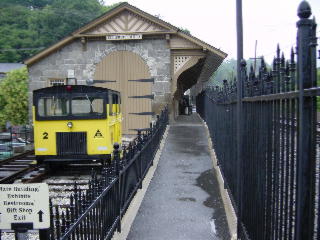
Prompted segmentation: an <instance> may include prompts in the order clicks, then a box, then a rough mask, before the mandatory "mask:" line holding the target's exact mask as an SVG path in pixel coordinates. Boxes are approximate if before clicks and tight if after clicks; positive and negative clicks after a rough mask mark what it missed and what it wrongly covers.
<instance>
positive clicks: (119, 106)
mask: <svg viewBox="0 0 320 240" xmlns="http://www.w3.org/2000/svg"><path fill="white" fill-rule="evenodd" d="M117 96H118V112H119V113H121V97H120V94H118V95H117Z"/></svg>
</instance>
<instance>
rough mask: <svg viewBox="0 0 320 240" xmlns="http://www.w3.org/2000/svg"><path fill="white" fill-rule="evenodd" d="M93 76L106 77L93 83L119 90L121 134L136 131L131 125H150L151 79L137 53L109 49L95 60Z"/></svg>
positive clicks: (138, 126) (142, 126)
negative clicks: (102, 57)
mask: <svg viewBox="0 0 320 240" xmlns="http://www.w3.org/2000/svg"><path fill="white" fill-rule="evenodd" d="M94 80H104V81H105V82H104V83H99V84H95V85H96V86H100V87H105V88H109V89H113V90H117V91H119V92H120V93H121V101H122V114H123V122H122V131H123V134H136V133H137V132H136V131H134V130H133V129H137V128H147V127H149V123H150V121H151V115H152V112H151V101H152V99H153V95H152V84H153V79H151V78H150V73H149V68H148V66H147V65H146V63H145V62H144V61H143V59H142V58H141V57H140V56H139V55H137V54H135V53H133V52H129V51H116V52H112V53H111V54H109V55H108V56H106V57H105V58H104V59H102V61H101V62H100V63H98V65H97V67H96V72H95V74H94Z"/></svg>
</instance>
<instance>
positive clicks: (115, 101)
mask: <svg viewBox="0 0 320 240" xmlns="http://www.w3.org/2000/svg"><path fill="white" fill-rule="evenodd" d="M112 100H113V104H114V111H115V113H116V114H117V113H119V109H118V95H117V94H115V93H114V94H112Z"/></svg>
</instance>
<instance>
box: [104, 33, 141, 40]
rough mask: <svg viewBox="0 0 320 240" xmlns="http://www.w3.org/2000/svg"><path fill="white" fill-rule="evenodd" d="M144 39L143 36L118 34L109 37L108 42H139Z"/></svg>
mask: <svg viewBox="0 0 320 240" xmlns="http://www.w3.org/2000/svg"><path fill="white" fill-rule="evenodd" d="M138 39H142V34H116V35H107V36H106V40H107V41H121V40H138Z"/></svg>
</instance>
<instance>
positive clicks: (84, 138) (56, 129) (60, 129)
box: [32, 85, 122, 163]
mask: <svg viewBox="0 0 320 240" xmlns="http://www.w3.org/2000/svg"><path fill="white" fill-rule="evenodd" d="M32 111H33V123H34V144H35V146H34V147H35V155H36V158H37V160H38V162H40V163H41V162H45V163H77V162H80V161H81V162H84V161H85V162H91V161H101V162H105V161H109V160H110V159H111V154H112V152H113V144H114V143H115V142H117V143H121V134H122V133H121V121H122V114H121V98H120V93H119V92H117V91H114V90H110V89H106V88H101V87H94V86H85V85H62V86H53V87H47V88H42V89H38V90H35V91H34V92H33V109H32Z"/></svg>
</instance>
